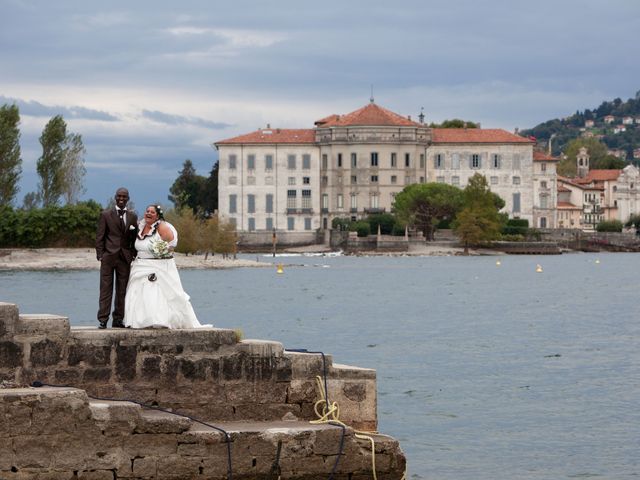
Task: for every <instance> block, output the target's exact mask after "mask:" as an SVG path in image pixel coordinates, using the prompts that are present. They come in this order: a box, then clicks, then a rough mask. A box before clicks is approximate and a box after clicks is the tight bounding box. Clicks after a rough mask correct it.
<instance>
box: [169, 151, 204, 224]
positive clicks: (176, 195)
mask: <svg viewBox="0 0 640 480" xmlns="http://www.w3.org/2000/svg"><path fill="white" fill-rule="evenodd" d="M205 181H206V179H205V178H204V177H202V176H201V175H198V174H197V173H196V169H195V168H194V166H193V162H191V160H189V159H187V160H185V161H184V163H183V164H182V170H181V171H180V172H178V178H176V180H175V181H174V182H173V185H171V188H170V189H169V192H170V195H169V200H170V201H171V202H173V204H174V205H175V207H176V209H178V210H180V209H183V208H185V207H188V208H190V209H191V210H192V211H193V213H199V211H200V210H201V204H200V199H201V196H202V193H201V192H202V190H203V187H204V184H205Z"/></svg>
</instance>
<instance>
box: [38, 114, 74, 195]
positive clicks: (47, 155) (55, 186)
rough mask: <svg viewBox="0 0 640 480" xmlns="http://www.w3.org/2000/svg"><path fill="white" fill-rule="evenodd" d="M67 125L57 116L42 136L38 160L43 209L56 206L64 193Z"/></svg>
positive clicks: (39, 186) (47, 125) (48, 124)
mask: <svg viewBox="0 0 640 480" xmlns="http://www.w3.org/2000/svg"><path fill="white" fill-rule="evenodd" d="M66 138H67V124H66V122H65V121H64V119H63V118H62V115H56V116H55V117H53V118H52V119H51V120H49V123H47V124H46V125H45V127H44V130H43V131H42V135H41V136H40V144H41V145H42V156H41V157H40V158H39V159H38V164H37V171H38V175H39V176H40V184H39V185H38V194H39V196H40V199H41V201H42V206H43V207H48V206H50V205H55V204H57V203H58V201H59V200H60V197H61V196H62V194H63V192H64V173H63V164H64V157H65V140H66Z"/></svg>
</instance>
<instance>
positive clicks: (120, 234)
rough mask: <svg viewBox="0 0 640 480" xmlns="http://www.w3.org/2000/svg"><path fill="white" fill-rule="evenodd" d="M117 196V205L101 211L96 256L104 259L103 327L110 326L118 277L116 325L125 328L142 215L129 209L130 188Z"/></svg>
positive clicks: (100, 321)
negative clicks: (125, 314)
mask: <svg viewBox="0 0 640 480" xmlns="http://www.w3.org/2000/svg"><path fill="white" fill-rule="evenodd" d="M115 200H116V205H115V207H112V208H109V209H107V210H104V211H103V212H102V213H101V214H100V220H99V221H98V232H97V234H96V257H97V258H98V260H99V261H100V302H99V303H100V306H99V309H98V322H99V323H100V325H99V328H107V322H108V321H109V313H110V312H111V299H112V297H113V280H114V278H115V284H116V300H115V306H114V309H113V322H112V326H113V327H114V328H124V323H123V321H122V320H123V318H124V296H125V294H126V292H127V283H128V282H129V270H130V268H131V262H132V261H133V259H134V258H135V256H136V250H135V247H134V243H135V240H136V234H137V232H138V217H137V216H136V214H135V213H134V212H132V211H128V210H127V203H128V202H129V191H128V190H127V189H126V188H119V189H118V190H117V191H116V195H115Z"/></svg>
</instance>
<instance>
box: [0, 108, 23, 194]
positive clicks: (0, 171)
mask: <svg viewBox="0 0 640 480" xmlns="http://www.w3.org/2000/svg"><path fill="white" fill-rule="evenodd" d="M19 124H20V112H19V110H18V107H17V106H16V105H15V104H14V105H3V106H2V107H0V206H2V205H11V203H12V202H13V200H14V199H15V197H16V195H17V193H18V190H19V189H20V187H19V186H18V181H19V180H20V175H21V173H22V158H21V157H20V129H19V128H18V125H19Z"/></svg>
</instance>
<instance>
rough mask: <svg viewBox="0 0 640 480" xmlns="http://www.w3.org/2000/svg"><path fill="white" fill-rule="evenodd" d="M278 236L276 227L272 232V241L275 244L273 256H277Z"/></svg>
mask: <svg viewBox="0 0 640 480" xmlns="http://www.w3.org/2000/svg"><path fill="white" fill-rule="evenodd" d="M277 240H278V237H277V236H276V229H275V228H273V230H272V233H271V242H272V244H273V256H274V257H275V256H276V243H277Z"/></svg>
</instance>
